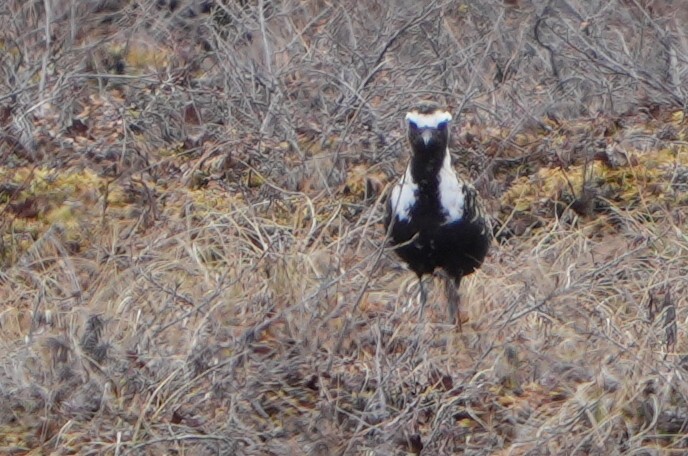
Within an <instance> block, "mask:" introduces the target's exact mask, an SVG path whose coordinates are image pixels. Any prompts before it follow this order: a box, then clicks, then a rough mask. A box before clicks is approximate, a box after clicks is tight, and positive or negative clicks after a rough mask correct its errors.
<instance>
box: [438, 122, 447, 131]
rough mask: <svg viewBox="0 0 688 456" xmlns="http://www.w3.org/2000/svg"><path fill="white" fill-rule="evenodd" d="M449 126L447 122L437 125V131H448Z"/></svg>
mask: <svg viewBox="0 0 688 456" xmlns="http://www.w3.org/2000/svg"><path fill="white" fill-rule="evenodd" d="M447 124H448V122H447V121H446V120H445V121H444V122H440V123H438V124H437V129H438V130H446V129H447Z"/></svg>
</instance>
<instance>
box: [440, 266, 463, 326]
mask: <svg viewBox="0 0 688 456" xmlns="http://www.w3.org/2000/svg"><path fill="white" fill-rule="evenodd" d="M461 278H462V275H458V276H454V277H449V275H447V276H446V277H445V282H444V284H445V293H446V295H447V304H448V306H449V321H451V322H452V323H453V324H457V325H458V326H459V331H462V328H461V315H460V313H459V307H460V305H461V295H459V286H460V285H461Z"/></svg>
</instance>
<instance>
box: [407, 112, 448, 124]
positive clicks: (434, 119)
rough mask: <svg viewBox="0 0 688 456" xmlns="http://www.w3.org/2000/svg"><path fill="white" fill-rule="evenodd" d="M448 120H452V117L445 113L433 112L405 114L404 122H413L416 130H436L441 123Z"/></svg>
mask: <svg viewBox="0 0 688 456" xmlns="http://www.w3.org/2000/svg"><path fill="white" fill-rule="evenodd" d="M450 120H452V115H451V114H450V113H449V112H447V111H435V112H433V113H432V114H421V113H419V112H413V111H412V112H409V113H407V114H406V121H408V122H413V123H414V124H416V125H417V126H418V128H437V127H438V126H439V125H440V124H441V123H442V122H449V121H450Z"/></svg>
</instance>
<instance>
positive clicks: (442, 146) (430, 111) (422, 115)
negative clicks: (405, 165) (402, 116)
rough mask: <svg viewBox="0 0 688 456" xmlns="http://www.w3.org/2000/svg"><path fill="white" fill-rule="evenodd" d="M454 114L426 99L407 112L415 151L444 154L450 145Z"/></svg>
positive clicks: (418, 152)
mask: <svg viewBox="0 0 688 456" xmlns="http://www.w3.org/2000/svg"><path fill="white" fill-rule="evenodd" d="M451 120H452V115H451V113H449V111H447V110H445V109H442V107H440V105H438V104H437V103H434V102H431V101H424V102H421V103H420V104H418V105H417V106H416V107H414V108H413V109H411V110H410V111H409V112H408V113H406V123H407V125H408V139H409V142H410V143H411V147H412V148H413V153H414V154H416V155H418V154H433V153H439V154H443V153H444V152H445V151H446V150H447V146H448V145H449V122H451Z"/></svg>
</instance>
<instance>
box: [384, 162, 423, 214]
mask: <svg viewBox="0 0 688 456" xmlns="http://www.w3.org/2000/svg"><path fill="white" fill-rule="evenodd" d="M417 190H418V185H417V184H416V183H415V182H414V181H413V177H412V176H411V166H410V165H409V167H408V168H406V173H405V174H404V176H403V177H402V178H401V180H399V182H397V184H396V185H395V186H394V188H393V189H392V196H391V197H390V198H391V200H390V206H391V210H392V214H393V215H394V216H396V217H398V218H399V220H405V221H409V220H411V208H412V207H413V205H414V204H415V202H416V191H417Z"/></svg>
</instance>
